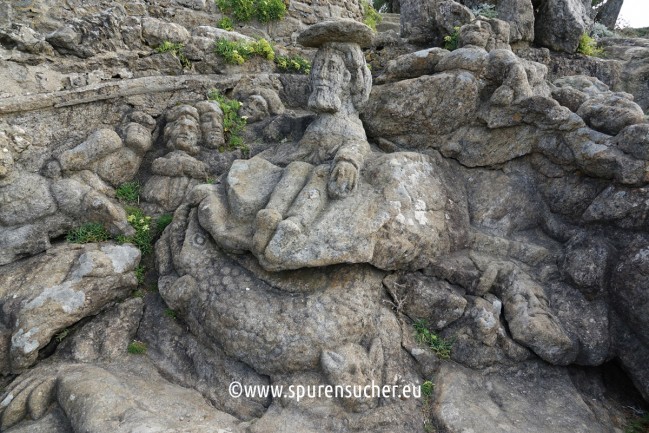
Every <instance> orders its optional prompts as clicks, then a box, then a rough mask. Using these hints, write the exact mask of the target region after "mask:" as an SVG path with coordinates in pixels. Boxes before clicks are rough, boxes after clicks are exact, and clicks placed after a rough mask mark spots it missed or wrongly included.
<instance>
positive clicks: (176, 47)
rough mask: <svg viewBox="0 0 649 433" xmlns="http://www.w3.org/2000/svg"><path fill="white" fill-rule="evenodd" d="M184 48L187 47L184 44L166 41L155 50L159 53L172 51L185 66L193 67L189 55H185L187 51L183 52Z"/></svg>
mask: <svg viewBox="0 0 649 433" xmlns="http://www.w3.org/2000/svg"><path fill="white" fill-rule="evenodd" d="M184 48H185V47H184V46H183V44H176V43H173V42H169V41H164V42H163V43H162V44H161V45H160V46H159V47H158V48H156V49H155V50H156V52H158V53H171V54H173V55H174V56H175V57H176V58H177V59H178V60H179V61H180V64H181V65H182V66H183V68H191V67H192V62H191V61H190V60H189V59H188V58H187V56H185V53H184V52H183V49H184Z"/></svg>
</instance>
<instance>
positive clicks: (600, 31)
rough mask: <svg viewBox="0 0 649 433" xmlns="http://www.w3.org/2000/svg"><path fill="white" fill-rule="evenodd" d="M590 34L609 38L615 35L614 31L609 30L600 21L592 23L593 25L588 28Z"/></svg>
mask: <svg viewBox="0 0 649 433" xmlns="http://www.w3.org/2000/svg"><path fill="white" fill-rule="evenodd" d="M590 35H591V36H592V37H593V38H595V39H599V38H611V37H613V36H615V32H612V31H610V30H609V29H608V28H607V27H606V26H605V25H604V24H602V23H594V24H593V27H592V28H591V29H590Z"/></svg>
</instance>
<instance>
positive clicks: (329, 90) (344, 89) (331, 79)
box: [309, 48, 351, 113]
mask: <svg viewBox="0 0 649 433" xmlns="http://www.w3.org/2000/svg"><path fill="white" fill-rule="evenodd" d="M350 81H351V73H350V72H349V71H348V70H347V67H346V66H345V62H344V61H343V59H342V56H341V54H339V53H338V52H337V51H336V50H333V49H329V48H325V49H321V50H320V51H318V53H317V54H316V57H315V59H314V61H313V66H312V69H311V85H312V86H313V90H312V92H311V96H310V97H309V108H310V109H312V110H313V111H316V112H319V113H335V112H337V111H340V109H341V106H342V104H343V102H346V99H349V97H350V96H349V87H350Z"/></svg>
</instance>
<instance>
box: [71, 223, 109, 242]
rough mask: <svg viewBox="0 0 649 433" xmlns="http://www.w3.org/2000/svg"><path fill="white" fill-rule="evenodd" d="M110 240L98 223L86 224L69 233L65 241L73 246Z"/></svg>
mask: <svg viewBox="0 0 649 433" xmlns="http://www.w3.org/2000/svg"><path fill="white" fill-rule="evenodd" d="M109 239H110V233H108V230H106V229H105V228H104V226H103V225H102V224H100V223H86V224H84V225H82V226H81V227H78V228H76V229H74V230H72V231H70V232H69V233H68V234H67V235H66V237H65V240H67V241H68V242H71V243H73V244H87V243H91V242H104V241H107V240H109Z"/></svg>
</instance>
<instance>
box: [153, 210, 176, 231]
mask: <svg viewBox="0 0 649 433" xmlns="http://www.w3.org/2000/svg"><path fill="white" fill-rule="evenodd" d="M173 219H174V216H173V215H171V214H169V213H166V214H163V215H160V216H159V217H158V219H156V220H155V226H156V230H157V231H158V233H162V232H163V231H164V229H165V228H167V226H168V225H169V224H171V221H173Z"/></svg>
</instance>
